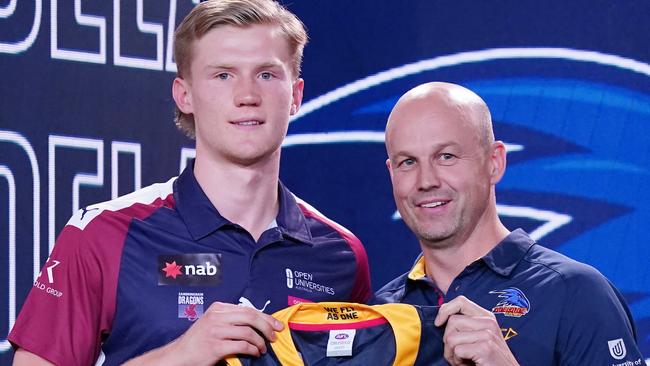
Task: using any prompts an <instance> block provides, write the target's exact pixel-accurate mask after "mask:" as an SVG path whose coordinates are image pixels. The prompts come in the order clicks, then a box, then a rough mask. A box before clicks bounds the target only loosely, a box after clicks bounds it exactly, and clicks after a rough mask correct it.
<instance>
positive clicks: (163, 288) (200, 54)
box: [9, 0, 370, 365]
mask: <svg viewBox="0 0 650 366" xmlns="http://www.w3.org/2000/svg"><path fill="white" fill-rule="evenodd" d="M306 40H307V36H306V33H305V30H304V27H303V25H302V23H301V22H300V21H299V20H298V19H297V18H296V17H295V16H294V15H293V14H291V13H290V12H288V11H287V10H286V9H284V8H283V7H281V6H280V5H279V4H277V3H275V2H274V1H271V0H211V1H206V2H203V3H201V4H199V5H198V6H196V8H194V9H193V10H192V12H191V13H190V14H189V15H188V16H187V17H186V18H185V19H184V20H183V22H182V23H181V24H180V25H179V27H178V29H177V31H176V37H175V57H176V61H177V64H178V70H179V71H178V77H177V78H176V79H175V80H174V83H173V90H172V91H173V96H174V100H175V101H176V105H177V108H178V110H177V123H178V125H179V126H180V127H181V128H182V129H184V130H185V131H186V132H187V133H188V134H190V135H192V136H195V138H196V160H195V161H194V163H193V164H191V165H190V166H188V168H187V169H186V170H185V171H184V172H183V173H182V174H181V175H180V176H179V177H178V178H177V179H175V178H174V179H171V180H170V181H168V182H167V183H162V184H155V185H152V186H150V187H147V188H144V189H142V190H139V191H137V192H134V193H132V194H130V195H127V196H125V197H122V198H118V199H116V200H113V201H110V202H106V203H101V204H98V205H94V206H91V207H90V208H86V209H84V210H82V211H80V212H79V213H78V214H77V215H75V216H73V217H72V218H71V219H70V221H69V223H68V225H67V226H66V227H65V228H64V230H63V231H62V233H61V235H60V236H59V238H58V240H57V243H56V246H55V248H54V250H53V252H52V254H51V256H50V258H49V259H48V262H47V263H46V265H45V270H44V271H43V273H42V274H41V276H40V277H39V278H38V280H37V282H39V283H42V284H45V285H46V287H47V288H52V289H55V290H56V292H53V291H42V290H40V289H39V288H38V287H35V288H34V289H33V290H32V292H31V293H30V295H29V297H28V299H27V301H26V303H25V305H24V306H23V309H22V311H21V314H20V316H19V318H18V319H17V321H16V325H15V326H14V328H13V330H12V332H11V334H10V336H9V339H10V340H11V342H12V343H13V344H14V346H15V347H17V348H18V350H17V352H16V354H15V357H14V364H16V365H27V364H30V365H46V364H50V363H53V364H60V365H89V364H93V363H95V362H97V363H98V364H105V365H118V364H123V363H125V362H126V363H127V364H131V365H140V364H143V365H144V364H155V365H159V364H164V365H185V364H187V365H213V364H215V363H216V362H218V361H219V360H221V359H223V358H224V357H225V356H227V355H230V354H248V355H259V354H261V353H264V352H265V351H266V348H265V343H264V342H265V339H267V340H274V339H275V332H276V331H279V330H281V329H282V325H281V323H279V322H278V321H277V320H275V319H273V318H272V317H271V316H269V315H266V314H264V313H267V314H270V313H273V312H275V311H277V310H279V309H282V308H284V307H286V306H287V305H290V304H293V303H297V302H305V301H313V302H316V301H354V302H364V301H366V300H367V299H368V297H369V295H370V284H369V274H368V267H367V258H366V254H365V251H364V249H363V247H362V245H361V243H360V242H359V241H358V239H356V237H354V235H352V234H351V233H350V232H348V231H347V230H345V229H344V228H342V227H341V226H339V225H337V224H336V223H333V222H332V221H330V220H328V219H327V218H325V217H323V216H322V215H321V214H319V213H318V212H317V211H315V210H314V209H313V208H311V207H310V206H309V205H307V204H306V203H304V202H302V201H300V200H299V199H297V198H296V197H294V196H293V195H292V194H291V192H289V191H288V190H287V189H286V188H285V187H284V186H283V185H282V184H281V183H280V182H279V178H278V174H279V163H280V146H281V144H282V141H283V138H284V136H285V135H286V133H287V128H288V121H289V116H290V115H292V114H295V113H296V112H297V111H298V108H299V107H300V103H301V99H302V91H303V80H302V79H300V78H299V72H300V62H301V57H302V50H303V47H304V44H305V43H306ZM53 294H55V295H57V296H54V295H53ZM235 304H239V305H243V306H237V305H235ZM262 311H263V312H262ZM137 356H140V357H138V358H135V359H133V358H134V357H137ZM130 359H131V361H129V362H127V361H128V360H130Z"/></svg>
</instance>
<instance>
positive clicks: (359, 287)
mask: <svg viewBox="0 0 650 366" xmlns="http://www.w3.org/2000/svg"><path fill="white" fill-rule="evenodd" d="M346 239H347V240H348V242H349V243H350V247H351V248H352V251H353V252H354V256H355V257H356V260H357V271H356V276H355V278H354V287H353V288H352V293H351V295H350V301H351V302H358V303H362V304H365V303H367V302H369V301H371V299H372V287H371V285H370V268H369V266H368V254H366V249H365V248H364V246H363V244H362V243H361V241H360V240H359V239H358V238H357V237H356V236H354V235H352V237H351V238H346Z"/></svg>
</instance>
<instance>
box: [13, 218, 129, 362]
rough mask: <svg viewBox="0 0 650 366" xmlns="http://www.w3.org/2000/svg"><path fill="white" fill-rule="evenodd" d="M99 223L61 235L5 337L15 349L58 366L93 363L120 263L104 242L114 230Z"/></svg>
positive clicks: (109, 313)
mask: <svg viewBox="0 0 650 366" xmlns="http://www.w3.org/2000/svg"><path fill="white" fill-rule="evenodd" d="M77 215H80V213H78V214H77ZM71 221H72V220H71ZM101 221H102V220H95V222H93V223H91V224H89V225H88V226H87V227H85V229H83V230H82V229H80V228H79V227H77V226H74V225H70V224H68V225H67V226H66V227H65V228H64V229H63V230H62V232H61V234H60V235H59V237H58V239H57V241H56V244H55V246H54V249H53V251H52V253H51V255H50V257H49V258H48V260H47V261H46V263H45V265H44V266H43V268H42V270H41V273H40V274H39V276H38V278H37V279H36V281H35V283H34V286H33V288H32V289H31V291H30V293H29V295H28V297H27V299H26V301H25V303H24V304H23V306H22V309H21V312H20V314H19V316H18V318H17V320H16V323H15V325H14V327H13V329H12V331H11V333H10V334H9V337H8V339H9V341H10V342H11V343H12V344H13V345H14V347H19V348H23V349H25V350H27V351H29V352H31V353H34V354H36V355H38V356H40V357H42V358H44V359H46V360H48V361H50V362H52V363H54V364H57V365H91V364H94V363H95V360H96V359H97V357H98V356H99V352H100V345H101V341H102V337H103V335H105V334H107V332H108V331H109V328H110V323H111V321H112V315H113V313H114V309H115V289H116V278H117V266H118V262H119V261H118V260H116V261H113V260H112V259H115V257H116V255H119V254H118V253H115V252H114V250H113V249H114V246H113V247H111V245H110V244H109V242H108V241H107V240H106V238H110V237H112V236H113V234H114V233H115V230H116V227H115V225H111V224H107V223H106V222H101ZM118 231H119V230H118Z"/></svg>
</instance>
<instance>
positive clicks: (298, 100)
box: [289, 78, 305, 116]
mask: <svg viewBox="0 0 650 366" xmlns="http://www.w3.org/2000/svg"><path fill="white" fill-rule="evenodd" d="M304 88H305V81H304V80H303V79H301V78H298V79H296V81H294V82H293V85H292V93H291V94H292V99H291V109H290V110H289V115H291V116H293V115H294V114H296V113H298V110H299V109H300V105H301V104H302V92H303V89H304Z"/></svg>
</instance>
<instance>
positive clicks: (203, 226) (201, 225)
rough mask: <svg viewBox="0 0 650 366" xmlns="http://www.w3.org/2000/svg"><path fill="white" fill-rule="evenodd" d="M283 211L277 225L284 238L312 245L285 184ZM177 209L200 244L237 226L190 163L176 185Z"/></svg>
mask: <svg viewBox="0 0 650 366" xmlns="http://www.w3.org/2000/svg"><path fill="white" fill-rule="evenodd" d="M278 193H279V194H278V198H279V200H280V209H279V212H278V216H277V217H276V219H275V220H276V222H277V225H278V228H279V229H280V231H281V232H282V234H283V236H286V237H289V238H291V239H294V240H295V241H298V242H300V243H305V244H312V242H311V240H312V237H311V232H310V231H309V229H308V227H307V222H306V220H305V216H304V215H303V214H302V212H301V211H300V208H299V207H298V205H297V203H296V200H295V198H294V196H293V194H292V193H291V192H290V191H289V190H288V189H287V188H286V187H285V186H284V185H283V184H282V182H280V183H279V186H278ZM174 200H175V201H176V209H177V210H178V212H179V213H180V216H181V218H182V219H183V221H184V222H185V225H186V226H187V229H188V230H189V232H190V234H191V235H192V238H193V239H194V240H200V239H202V238H204V237H206V236H208V235H210V234H212V233H213V232H215V231H216V230H219V229H221V228H222V227H224V226H234V225H235V224H234V223H232V222H230V221H229V220H228V219H226V218H225V217H223V216H221V214H220V213H219V211H218V210H217V209H216V208H215V207H214V206H213V205H212V202H210V200H209V199H208V197H207V196H206V195H205V193H204V192H203V189H201V186H199V183H198V182H197V180H196V177H195V176H194V161H191V162H190V163H189V164H188V165H187V167H186V168H185V170H183V172H182V173H181V175H180V176H179V177H178V179H176V181H175V182H174Z"/></svg>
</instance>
